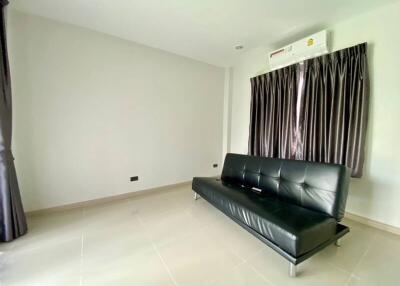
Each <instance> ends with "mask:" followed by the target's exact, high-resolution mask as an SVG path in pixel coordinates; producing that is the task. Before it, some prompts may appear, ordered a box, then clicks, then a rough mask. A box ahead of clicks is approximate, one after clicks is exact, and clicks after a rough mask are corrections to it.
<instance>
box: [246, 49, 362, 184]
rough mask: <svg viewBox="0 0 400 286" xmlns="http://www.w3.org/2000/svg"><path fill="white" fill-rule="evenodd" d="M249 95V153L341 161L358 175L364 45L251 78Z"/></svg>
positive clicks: (332, 161)
mask: <svg viewBox="0 0 400 286" xmlns="http://www.w3.org/2000/svg"><path fill="white" fill-rule="evenodd" d="M300 80H301V81H302V82H303V84H302V85H300V84H299V82H300ZM300 87H302V90H299V88H300ZM251 94H252V97H251V111H250V128H249V154H250V155H255V156H265V157H274V158H289V159H298V160H307V161H313V162H324V163H336V164H342V165H346V166H348V167H349V168H351V169H352V176H353V177H361V176H362V173H363V164H364V148H365V137H366V130H367V123H368V109H369V77H368V63H367V44H366V43H364V44H360V45H357V46H354V47H350V48H347V49H343V50H340V51H337V52H334V53H331V54H328V55H324V56H321V57H317V58H313V59H310V60H306V61H304V63H303V65H302V66H301V65H300V64H295V65H291V66H288V67H285V68H283V69H280V70H275V71H272V72H270V73H267V74H263V75H260V76H257V77H255V78H252V79H251ZM296 122H297V123H298V124H296Z"/></svg>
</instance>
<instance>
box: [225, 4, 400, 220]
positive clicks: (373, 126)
mask: <svg viewBox="0 0 400 286" xmlns="http://www.w3.org/2000/svg"><path fill="white" fill-rule="evenodd" d="M399 15H400V3H399V2H398V3H396V4H392V5H389V6H385V7H382V8H380V9H377V10H375V11H372V12H369V13H368V14H364V15H361V16H358V17H354V18H352V19H350V20H347V21H345V22H341V23H338V24H336V25H334V26H332V27H328V30H329V31H330V32H331V33H332V40H333V42H332V44H333V49H332V50H338V49H342V48H345V47H348V46H352V45H355V44H358V43H362V42H368V44H369V64H370V75H371V98H372V99H371V109H370V122H369V126H368V139H367V154H366V158H367V159H366V165H365V175H364V177H363V178H362V179H353V180H352V184H351V187H350V195H349V199H348V204H347V211H349V212H352V213H355V214H358V215H361V216H364V217H367V218H370V219H373V220H377V221H380V222H383V223H387V224H390V225H393V226H397V227H400V208H399V205H400V152H399V151H398V150H397V145H398V142H400V132H399V127H398V124H399V122H400V112H399V106H400V70H399V67H400V56H399V51H400V33H399V27H400V17H399ZM304 36H307V35H304ZM268 51H269V50H268V49H267V48H262V47H261V48H259V49H255V50H252V51H249V52H248V53H247V54H245V55H243V57H242V58H241V60H240V61H238V63H237V64H236V65H235V66H234V68H233V78H234V79H233V81H234V82H233V91H232V98H231V101H232V116H231V143H230V145H231V148H230V151H232V152H237V153H247V139H248V126H249V117H250V81H249V79H250V77H253V76H255V75H257V74H259V73H260V72H264V71H267V70H268V66H267V52H268Z"/></svg>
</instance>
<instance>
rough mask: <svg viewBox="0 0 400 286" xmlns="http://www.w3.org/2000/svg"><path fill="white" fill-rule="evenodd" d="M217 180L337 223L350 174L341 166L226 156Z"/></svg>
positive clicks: (342, 207)
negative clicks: (311, 212)
mask: <svg viewBox="0 0 400 286" xmlns="http://www.w3.org/2000/svg"><path fill="white" fill-rule="evenodd" d="M221 179H222V180H223V181H225V182H229V183H232V184H236V185H242V186H244V187H248V188H256V189H258V190H259V191H261V194H262V195H268V194H269V195H276V196H278V197H279V198H280V199H282V200H284V201H286V202H289V203H292V204H296V205H299V206H302V207H304V208H307V209H311V210H314V211H318V212H321V213H324V214H326V215H329V216H331V217H334V218H335V219H336V220H338V221H340V220H341V219H342V218H343V216H344V211H345V207H346V200H347V192H348V184H349V180H350V170H349V169H348V168H347V167H345V166H342V165H337V164H323V163H313V162H307V161H297V160H284V159H274V158H266V157H255V156H248V155H239V154H231V153H230V154H227V155H226V157H225V162H224V168H223V170H222V176H221Z"/></svg>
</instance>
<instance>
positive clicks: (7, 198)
mask: <svg viewBox="0 0 400 286" xmlns="http://www.w3.org/2000/svg"><path fill="white" fill-rule="evenodd" d="M7 4H8V2H7V1H4V0H0V5H1V6H0V7H1V12H0V17H1V27H0V29H1V30H0V40H1V45H0V49H1V51H0V52H1V59H0V84H1V89H0V222H1V229H0V241H11V240H13V239H15V238H17V237H19V236H21V235H23V234H25V233H26V231H27V226H26V219H25V213H24V209H23V207H22V203H21V197H20V193H19V188H18V181H17V175H16V172H15V167H14V157H13V155H12V152H11V130H12V122H11V120H12V113H11V83H10V69H9V65H8V55H7V41H6V30H5V19H4V9H5V6H6V5H7Z"/></svg>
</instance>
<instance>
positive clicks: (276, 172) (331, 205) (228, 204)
mask: <svg viewBox="0 0 400 286" xmlns="http://www.w3.org/2000/svg"><path fill="white" fill-rule="evenodd" d="M349 178H350V171H349V169H348V168H346V167H344V166H342V165H336V164H321V163H312V162H306V161H296V160H282V159H272V158H265V157H254V156H247V155H239V154H227V155H226V158H225V162H224V167H223V171H222V175H221V179H217V178H204V177H195V178H193V182H192V189H193V190H194V191H195V198H197V194H199V195H200V196H201V197H202V198H204V199H205V200H207V201H208V202H209V203H211V204H212V205H214V206H215V207H217V208H218V209H219V210H221V211H222V212H223V213H225V214H226V215H228V216H229V217H230V218H232V219H233V220H234V221H235V222H237V223H238V224H240V225H241V226H242V227H244V228H245V229H246V230H247V231H249V232H250V233H252V234H253V235H255V236H256V237H257V238H259V239H260V240H261V241H263V242H264V243H265V244H267V245H268V246H270V247H271V248H273V249H274V250H275V251H277V252H278V253H279V254H281V255H282V256H283V257H285V258H286V259H287V260H289V262H290V264H289V266H290V267H289V274H290V276H295V275H296V267H295V265H297V264H299V263H300V262H302V261H304V260H306V259H307V258H309V257H311V256H312V255H314V254H315V253H317V252H318V251H320V250H322V249H323V248H325V247H326V246H328V245H330V244H332V243H336V244H337V245H338V246H339V242H338V241H339V238H340V237H342V236H343V235H345V234H346V233H347V232H349V228H348V227H346V226H344V225H342V224H340V223H339V222H340V220H341V219H342V218H343V216H344V211H345V206H346V199H347V191H348V184H349Z"/></svg>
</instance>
